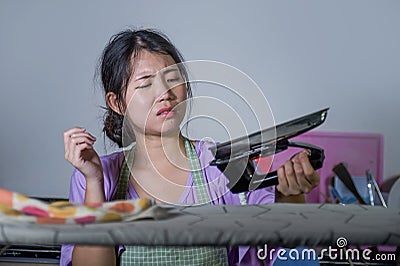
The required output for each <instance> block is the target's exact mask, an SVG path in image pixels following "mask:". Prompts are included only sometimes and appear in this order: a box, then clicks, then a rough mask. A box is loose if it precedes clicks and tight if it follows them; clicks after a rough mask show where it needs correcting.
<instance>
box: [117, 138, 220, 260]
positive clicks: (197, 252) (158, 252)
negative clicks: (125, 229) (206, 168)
mask: <svg viewBox="0 0 400 266" xmlns="http://www.w3.org/2000/svg"><path fill="white" fill-rule="evenodd" d="M185 150H186V154H187V156H188V159H189V164H190V169H191V173H192V177H193V182H194V185H195V186H194V188H195V191H196V196H197V203H200V204H207V203H210V197H209V195H208V193H207V189H206V185H205V181H204V176H203V172H202V169H201V165H200V162H199V157H198V156H197V154H196V150H195V148H194V146H193V145H192V144H191V143H190V141H189V140H188V139H186V138H185ZM133 156H134V149H132V151H131V152H129V154H128V156H127V160H125V162H124V163H123V165H122V169H121V173H120V177H119V181H118V189H117V199H125V198H126V194H127V189H128V185H127V183H128V180H129V176H130V171H129V167H128V164H129V165H131V164H132V163H133ZM120 265H121V266H130V265H163V266H164V265H171V266H172V265H191V266H194V265H199V266H200V265H228V253H227V249H226V248H219V247H165V246H126V247H125V251H124V252H123V253H122V255H121V257H120Z"/></svg>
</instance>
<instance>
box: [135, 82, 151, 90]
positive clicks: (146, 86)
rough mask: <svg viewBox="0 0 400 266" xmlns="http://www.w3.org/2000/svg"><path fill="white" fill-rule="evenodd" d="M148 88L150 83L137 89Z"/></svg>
mask: <svg viewBox="0 0 400 266" xmlns="http://www.w3.org/2000/svg"><path fill="white" fill-rule="evenodd" d="M150 86H151V83H148V84H144V85H142V86H139V87H137V89H145V88H148V87H150Z"/></svg>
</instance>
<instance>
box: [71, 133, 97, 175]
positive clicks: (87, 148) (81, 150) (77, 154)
mask: <svg viewBox="0 0 400 266" xmlns="http://www.w3.org/2000/svg"><path fill="white" fill-rule="evenodd" d="M95 141H96V138H95V137H94V136H92V135H91V134H90V133H88V132H86V129H85V128H80V127H75V128H71V129H69V130H67V131H65V132H64V148H65V159H66V160H67V161H69V162H70V163H71V164H72V165H73V166H74V167H75V168H76V169H78V170H79V171H81V172H82V174H83V175H84V176H85V178H86V181H87V182H88V181H93V182H103V168H102V166H101V161H100V158H99V155H98V154H97V152H96V151H95V150H94V148H93V144H94V143H95Z"/></svg>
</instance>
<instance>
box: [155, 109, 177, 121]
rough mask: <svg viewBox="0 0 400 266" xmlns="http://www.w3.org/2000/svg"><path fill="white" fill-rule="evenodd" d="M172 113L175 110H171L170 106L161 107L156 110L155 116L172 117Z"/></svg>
mask: <svg viewBox="0 0 400 266" xmlns="http://www.w3.org/2000/svg"><path fill="white" fill-rule="evenodd" d="M174 114H175V111H174V110H173V108H172V107H165V108H161V109H160V110H158V112H157V116H160V117H162V118H169V117H172V116H173V115H174Z"/></svg>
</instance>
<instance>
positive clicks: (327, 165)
mask: <svg viewBox="0 0 400 266" xmlns="http://www.w3.org/2000/svg"><path fill="white" fill-rule="evenodd" d="M291 141H299V142H306V143H311V144H314V145H317V146H319V147H321V148H323V149H324V151H325V161H324V165H323V167H322V168H321V169H319V170H318V173H319V174H320V177H321V182H320V185H319V187H318V188H317V189H314V190H313V191H312V192H311V193H309V194H308V195H307V202H308V203H324V202H326V200H325V198H324V196H323V195H326V196H327V197H329V190H328V189H329V185H330V181H331V177H333V176H334V173H333V171H332V168H333V167H334V166H335V165H336V164H338V163H340V162H343V163H345V165H346V166H347V169H348V171H349V172H350V174H351V175H352V176H365V171H366V170H367V169H370V170H371V173H372V175H373V176H374V177H375V179H376V181H377V183H378V184H379V185H380V184H382V181H383V135H381V134H376V133H350V132H323V131H311V132H307V133H304V134H302V135H301V136H297V137H295V138H292V139H291ZM299 151H300V149H298V148H289V149H288V150H286V151H283V152H280V153H278V154H276V155H275V158H274V160H273V163H272V168H271V170H276V169H277V168H278V167H279V166H281V165H282V164H284V163H285V161H286V160H288V159H290V157H291V156H292V155H293V154H295V153H297V152H299ZM270 160H271V159H270V158H269V157H265V158H261V159H259V160H258V161H259V164H260V167H261V166H262V165H269V164H270ZM261 168H262V167H261ZM264 170H265V169H263V172H264ZM322 194H323V195H322Z"/></svg>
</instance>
